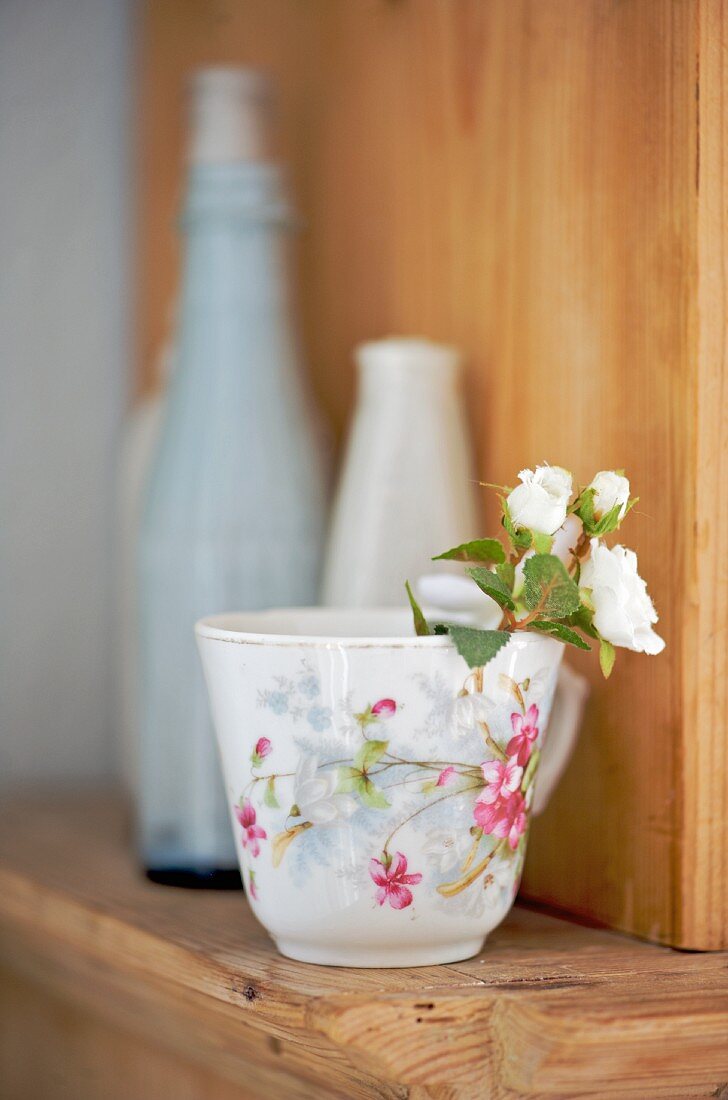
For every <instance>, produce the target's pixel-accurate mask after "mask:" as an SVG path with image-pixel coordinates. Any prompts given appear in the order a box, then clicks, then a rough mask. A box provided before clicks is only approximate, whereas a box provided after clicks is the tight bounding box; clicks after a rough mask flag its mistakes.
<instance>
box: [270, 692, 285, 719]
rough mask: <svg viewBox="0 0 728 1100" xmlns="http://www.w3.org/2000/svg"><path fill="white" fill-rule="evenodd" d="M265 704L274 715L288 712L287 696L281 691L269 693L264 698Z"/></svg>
mask: <svg viewBox="0 0 728 1100" xmlns="http://www.w3.org/2000/svg"><path fill="white" fill-rule="evenodd" d="M266 704H267V705H268V706H269V707H270V709H271V710H272V711H273V713H274V714H285V713H286V712H287V710H288V696H287V695H285V694H284V693H283V692H282V691H271V692H270V693H269V695H268V697H267V698H266Z"/></svg>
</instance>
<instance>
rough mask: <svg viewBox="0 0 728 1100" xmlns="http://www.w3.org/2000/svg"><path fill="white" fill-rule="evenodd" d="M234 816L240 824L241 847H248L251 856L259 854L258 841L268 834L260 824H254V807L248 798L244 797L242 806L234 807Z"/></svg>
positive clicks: (264, 838) (265, 837)
mask: <svg viewBox="0 0 728 1100" xmlns="http://www.w3.org/2000/svg"><path fill="white" fill-rule="evenodd" d="M235 816H236V817H237V819H238V821H239V823H240V825H241V826H242V830H243V837H242V840H243V848H248V849H249V850H250V854H251V856H259V855H260V844H259V843H258V841H260V840H266V839H267V836H268V834H267V833H266V831H265V829H263V828H262V827H261V826H260V825H256V823H255V807H254V806H253V803H252V802H251V801H250V799H249V798H246V799H245V801H244V802H243V804H242V806H236V807H235Z"/></svg>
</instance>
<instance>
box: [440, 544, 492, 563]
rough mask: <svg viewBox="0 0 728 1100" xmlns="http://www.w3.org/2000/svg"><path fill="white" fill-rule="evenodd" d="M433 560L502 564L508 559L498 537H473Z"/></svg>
mask: <svg viewBox="0 0 728 1100" xmlns="http://www.w3.org/2000/svg"><path fill="white" fill-rule="evenodd" d="M432 560H433V561H472V562H485V563H486V564H488V565H491V564H494V565H498V564H501V563H502V562H504V561H505V560H506V552H505V550H504V549H503V544H502V543H501V542H499V541H498V539H473V540H472V541H471V542H463V543H461V544H460V546H454V547H453V548H452V550H446V551H445V553H444V554H438V555H437V557H435V558H433V559H432Z"/></svg>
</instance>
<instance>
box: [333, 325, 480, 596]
mask: <svg viewBox="0 0 728 1100" xmlns="http://www.w3.org/2000/svg"><path fill="white" fill-rule="evenodd" d="M356 361H357V364H358V368H359V395H358V405H357V410H356V414H355V418H354V423H353V426H352V430H351V435H350V438H349V443H348V448H347V454H346V458H345V463H344V468H343V472H342V476H341V481H340V484H339V490H338V496H337V500H336V505H335V508H334V514H333V521H332V526H331V531H330V536H329V543H328V547H327V556H326V565H325V569H324V580H323V589H322V602H323V603H324V604H325V605H327V606H329V607H335V606H338V607H347V606H348V607H367V606H373V605H374V606H378V607H384V606H401V605H402V603H403V601H405V600H406V596H405V593H404V582H405V580H406V579H407V578H409V579H410V580H413V581H414V579H415V578H416V577H418V576H420V575H421V574H422V573H426V572H432V569H433V567H432V564H431V561H430V559H431V557H432V555H433V554H438V553H440V552H441V551H444V550H447V549H448V548H449V547H450V546H454V545H455V544H457V543H459V542H464V541H466V540H467V539H472V538H475V537H476V535H477V532H478V522H477V510H476V503H475V494H474V490H475V486H474V481H473V471H472V466H471V452H470V445H469V438H468V431H467V426H466V422H465V417H464V413H463V407H462V402H461V397H460V392H459V385H458V383H459V374H460V357H459V354H458V352H457V351H456V350H455V349H454V348H449V347H443V346H442V345H439V344H435V343H432V342H431V341H429V340H425V339H418V338H390V339H386V340H377V341H374V342H371V343H367V344H362V345H360V346H359V347H358V348H357V350H356ZM444 568H446V569H447V568H448V567H447V566H444Z"/></svg>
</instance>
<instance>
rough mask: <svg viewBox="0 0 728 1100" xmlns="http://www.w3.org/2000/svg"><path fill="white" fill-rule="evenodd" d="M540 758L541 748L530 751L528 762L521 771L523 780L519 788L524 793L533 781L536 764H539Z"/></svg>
mask: <svg viewBox="0 0 728 1100" xmlns="http://www.w3.org/2000/svg"><path fill="white" fill-rule="evenodd" d="M540 759H541V750H540V749H534V750H533V752H532V753H531V756H530V758H529V761H528V764H527V765H526V770H525V772H524V773H523V780H522V782H521V790H522V791H523V793H524V794H525V793H526V791H527V790H528V788H529V787H530V786H531V784H532V783H533V778H534V776H535V774H536V769H537V768H538V764H539V760H540Z"/></svg>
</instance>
